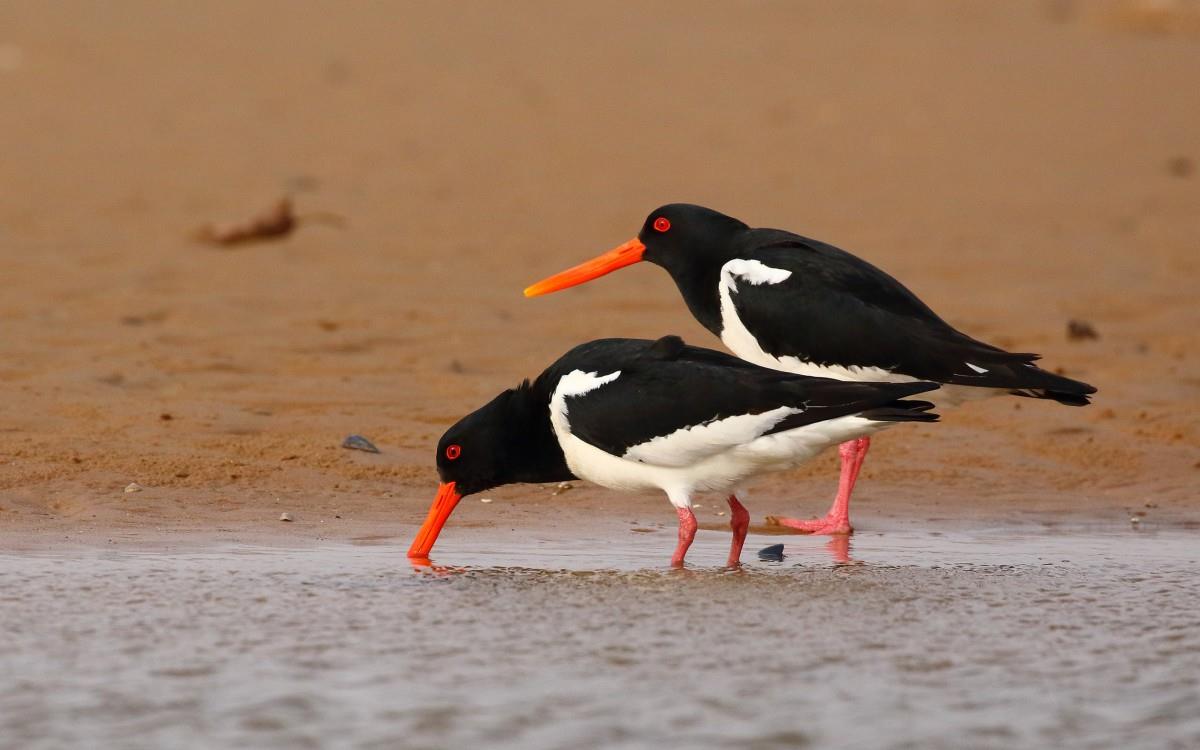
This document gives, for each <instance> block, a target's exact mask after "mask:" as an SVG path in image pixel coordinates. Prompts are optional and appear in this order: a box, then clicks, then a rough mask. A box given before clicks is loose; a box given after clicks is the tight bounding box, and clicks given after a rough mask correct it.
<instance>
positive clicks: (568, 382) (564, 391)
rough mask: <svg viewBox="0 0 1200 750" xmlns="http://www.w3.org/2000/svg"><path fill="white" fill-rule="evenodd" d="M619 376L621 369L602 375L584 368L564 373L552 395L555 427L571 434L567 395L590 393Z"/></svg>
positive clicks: (551, 405) (551, 406)
mask: <svg viewBox="0 0 1200 750" xmlns="http://www.w3.org/2000/svg"><path fill="white" fill-rule="evenodd" d="M619 377H621V371H620V370H617V371H616V372H610V373H609V374H607V375H601V376H597V375H596V373H594V372H584V371H583V370H572V371H571V372H569V373H567V374H566V375H563V376H562V378H560V379H559V381H558V385H557V386H556V387H555V389H554V395H552V396H551V397H550V421H551V423H552V424H553V425H554V427H555V428H557V429H561V430H562V431H563V432H565V433H567V434H570V432H571V423H570V422H569V421H567V397H568V396H582V395H584V394H585V393H590V392H592V391H594V390H596V389H597V388H599V387H600V386H602V385H605V384H607V383H611V382H613V381H614V380H616V379H617V378H619Z"/></svg>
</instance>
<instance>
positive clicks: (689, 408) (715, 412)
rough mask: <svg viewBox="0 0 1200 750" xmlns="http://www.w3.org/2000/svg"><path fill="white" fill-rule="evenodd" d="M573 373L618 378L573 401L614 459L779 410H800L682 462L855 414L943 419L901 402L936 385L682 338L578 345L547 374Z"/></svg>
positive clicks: (574, 415) (920, 405)
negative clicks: (806, 369)
mask: <svg viewBox="0 0 1200 750" xmlns="http://www.w3.org/2000/svg"><path fill="white" fill-rule="evenodd" d="M574 370H581V371H583V372H585V373H595V374H596V375H597V376H601V377H602V376H605V375H609V374H611V373H613V372H616V371H620V375H619V376H618V377H617V378H616V379H615V380H612V381H611V382H609V383H607V384H605V385H603V386H600V387H598V388H596V389H594V390H591V391H588V392H587V393H584V394H582V395H580V396H573V397H567V399H566V406H567V419H568V422H569V423H570V427H571V432H572V434H574V435H575V436H576V437H578V438H580V439H581V440H584V441H586V442H588V443H590V444H591V445H594V446H595V447H597V448H600V449H601V450H603V451H606V452H608V453H611V454H613V455H615V456H623V455H624V454H625V453H626V451H628V450H629V449H630V448H631V447H634V446H639V445H642V444H645V443H648V442H649V441H651V440H654V439H655V438H661V437H665V436H667V435H671V434H673V433H675V432H676V431H678V430H683V429H686V428H691V427H694V426H697V425H705V424H710V423H714V422H717V421H719V420H723V419H726V418H728V417H736V416H742V415H766V414H767V413H768V412H772V411H776V410H779V409H780V407H790V409H794V410H798V411H796V412H795V413H788V414H780V415H779V418H778V419H777V420H776V419H767V420H765V421H764V420H753V419H749V420H745V422H748V423H750V424H746V425H742V429H741V430H738V429H730V430H720V431H717V432H718V433H719V434H709V435H708V436H707V438H706V441H705V444H704V445H703V446H697V445H695V444H694V443H695V441H692V443H689V445H688V446H687V447H686V448H685V449H684V454H686V455H684V454H681V460H680V462H681V463H682V462H687V461H691V460H695V459H698V458H701V457H703V456H705V455H712V454H716V453H719V452H721V451H724V450H727V449H729V448H731V447H733V446H734V445H736V444H740V443H745V442H748V441H749V440H751V439H753V438H754V437H758V436H760V435H765V434H771V433H774V432H780V431H782V430H789V429H793V428H796V427H802V426H804V425H806V424H813V423H816V422H820V421H823V420H827V419H833V418H834V417H840V416H846V415H849V414H859V413H866V416H869V417H871V418H876V419H878V420H880V421H930V422H931V421H936V419H937V416H936V415H934V414H931V413H928V410H929V409H930V408H932V405H931V404H929V403H928V402H924V401H901V400H900V399H903V398H904V397H905V396H910V395H912V394H915V393H922V392H925V391H929V390H933V389H935V388H937V384H936V383H921V382H918V383H855V382H847V381H838V380H828V379H825V378H812V377H805V376H802V375H793V374H789V373H784V372H779V371H777V370H769V369H766V368H762V367H758V366H757V365H753V364H750V363H747V362H744V361H742V360H739V359H737V358H736V357H731V356H730V355H728V354H724V353H722V352H717V351H713V350H711V349H701V348H699V347H693V346H688V345H686V344H684V343H683V341H682V340H681V339H679V338H678V337H675V336H668V337H665V338H663V339H659V340H658V341H646V340H635V339H605V340H601V341H593V342H591V343H589V344H585V345H583V346H580V347H577V348H576V349H575V350H572V351H571V352H569V353H568V354H567V355H565V356H564V357H563V358H562V359H561V360H559V362H557V363H556V364H555V365H554V366H553V367H552V368H551V369H550V370H549V371H548V372H547V375H548V376H549V377H550V378H551V379H552V381H553V382H551V383H548V384H547V386H548V387H549V388H550V389H553V388H554V385H555V384H556V383H557V382H558V379H559V378H561V377H562V376H564V375H566V374H568V373H570V372H572V371H574ZM873 410H874V411H873ZM747 429H748V430H750V431H751V432H750V433H749V434H747V432H746V430H747ZM652 462H654V463H658V462H657V461H652ZM663 463H664V464H665V465H679V464H678V463H675V464H672V463H671V462H669V461H665V462H663Z"/></svg>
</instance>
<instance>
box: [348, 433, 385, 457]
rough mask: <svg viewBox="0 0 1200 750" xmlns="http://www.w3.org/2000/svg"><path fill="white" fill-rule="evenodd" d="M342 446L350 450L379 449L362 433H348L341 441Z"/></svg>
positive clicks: (373, 451) (372, 450) (368, 450)
mask: <svg viewBox="0 0 1200 750" xmlns="http://www.w3.org/2000/svg"><path fill="white" fill-rule="evenodd" d="M342 447H343V448H349V449H350V450H352V451H366V452H367V453H378V452H379V449H378V448H376V447H375V444H374V443H372V442H371V441H370V440H367V439H366V438H365V437H363V436H362V435H350V436H349V437H347V438H346V439H345V440H343V441H342Z"/></svg>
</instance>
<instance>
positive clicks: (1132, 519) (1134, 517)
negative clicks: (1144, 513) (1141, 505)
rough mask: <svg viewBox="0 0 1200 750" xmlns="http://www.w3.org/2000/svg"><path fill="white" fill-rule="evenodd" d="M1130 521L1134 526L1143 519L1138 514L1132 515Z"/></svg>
mask: <svg viewBox="0 0 1200 750" xmlns="http://www.w3.org/2000/svg"><path fill="white" fill-rule="evenodd" d="M1129 522H1130V523H1131V524H1133V525H1134V526H1137V525H1138V524H1139V523H1141V522H1142V519H1140V518H1138V517H1137V516H1130V517H1129Z"/></svg>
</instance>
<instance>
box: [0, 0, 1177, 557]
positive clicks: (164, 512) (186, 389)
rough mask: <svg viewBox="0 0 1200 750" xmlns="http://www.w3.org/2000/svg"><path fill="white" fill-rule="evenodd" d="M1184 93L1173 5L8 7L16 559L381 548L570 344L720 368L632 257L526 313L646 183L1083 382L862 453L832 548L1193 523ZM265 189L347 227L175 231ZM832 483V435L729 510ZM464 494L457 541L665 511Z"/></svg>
mask: <svg viewBox="0 0 1200 750" xmlns="http://www.w3.org/2000/svg"><path fill="white" fill-rule="evenodd" d="M1198 80H1200V9H1198V8H1197V6H1196V4H1195V3H1171V2H1165V3H1164V2H1150V3H1145V2H1141V3H1138V2H1095V3H1084V2H1074V3H1073V2H1067V1H1065V0H1059V1H1057V2H1028V3H1026V2H1012V3H1007V2H1006V3H994V2H971V3H951V2H941V3H938V2H929V3H894V2H848V3H822V4H816V3H789V2H755V3H682V2H678V3H677V2H651V3H621V4H614V3H588V4H584V3H555V2H544V3H529V2H521V3H498V2H497V3H454V4H449V3H446V4H434V3H427V4H400V3H361V2H355V3H333V2H329V3H290V2H274V3H271V2H252V3H233V2H206V3H174V2H171V3H163V2H136V1H133V0H129V1H123V2H120V3H103V2H56V3H40V2H11V1H10V2H5V3H3V4H0V144H2V145H3V155H2V156H0V279H3V282H4V293H3V295H2V296H0V529H3V530H6V531H7V532H9V533H7V535H6V536H5V544H6V545H8V546H14V545H18V544H20V543H28V542H29V540H37V539H40V540H54V541H58V540H63V539H69V540H79V541H101V542H103V541H104V540H113V541H121V540H127V539H145V538H150V537H153V536H154V535H156V534H168V535H169V534H175V533H176V532H179V531H185V530H186V531H199V532H204V533H209V532H211V533H212V534H213V535H215V536H218V537H220V538H241V537H242V536H244V535H246V534H257V535H260V536H262V537H266V538H283V539H292V538H306V539H314V538H343V539H346V538H362V537H365V536H370V535H379V536H396V537H406V536H407V535H408V534H410V533H411V532H412V531H413V530H414V528H415V526H416V524H417V523H418V522H419V521H420V520H421V518H422V517H423V515H424V511H425V508H426V506H427V503H428V502H429V500H430V499H431V498H432V494H433V490H434V487H435V481H436V477H435V474H434V470H433V460H432V453H433V448H434V445H435V443H436V440H437V438H438V436H439V435H440V434H441V432H442V431H443V430H444V429H445V428H446V427H447V426H449V425H450V424H451V423H452V422H454V421H455V420H456V419H458V417H460V416H461V415H463V414H465V413H466V412H468V411H470V410H472V409H474V408H475V407H477V406H479V405H480V404H482V403H483V402H484V401H486V400H488V399H490V398H491V397H492V396H493V395H494V394H495V393H496V392H498V391H500V390H502V389H504V388H506V387H510V386H512V385H514V384H515V383H517V382H518V381H519V380H520V379H521V378H523V377H526V376H532V375H534V374H536V373H537V372H539V371H540V370H541V369H542V368H543V367H544V366H546V365H547V364H548V363H549V362H551V361H552V360H553V359H554V358H556V357H557V356H559V355H560V354H561V353H562V352H563V351H565V350H566V349H567V348H569V347H570V346H572V345H574V344H576V343H579V342H582V341H584V340H587V339H589V338H595V337H602V336H644V337H657V336H660V335H663V334H666V333H679V334H681V335H683V336H684V337H685V338H687V339H688V340H690V341H691V342H693V343H697V344H702V345H707V346H714V347H719V342H717V341H716V340H715V339H714V338H713V337H711V336H710V335H709V334H708V333H707V332H705V331H704V330H702V329H701V328H700V327H699V326H698V325H697V324H696V323H694V322H693V321H692V319H691V318H690V316H689V315H688V313H687V311H686V309H685V308H684V306H683V304H682V302H681V301H680V299H679V298H678V295H677V293H676V291H675V289H674V287H673V285H672V284H671V281H670V279H669V278H668V276H667V275H666V274H665V273H664V272H662V271H661V270H659V269H656V268H653V267H650V266H641V267H636V268H633V269H628V270H626V271H623V272H621V273H620V274H618V275H616V276H612V277H609V278H607V279H604V280H602V281H599V282H595V283H593V284H590V285H587V286H586V287H583V288H579V289H575V290H571V291H570V292H566V293H560V294H557V295H553V296H551V297H547V298H542V299H536V300H526V299H523V298H522V296H521V289H522V288H523V287H524V286H525V285H527V284H528V283H530V282H532V281H535V280H537V279H539V278H541V277H543V276H545V275H547V274H549V273H551V272H554V271H558V270H560V269H561V268H563V267H565V266H567V265H569V264H573V263H575V262H577V261H580V260H583V259H585V258H588V257H591V256H592V255H595V254H597V253H599V252H601V251H603V250H607V249H608V248H610V247H612V246H614V245H616V244H617V243H619V242H622V241H624V240H626V239H628V238H629V237H630V236H632V235H633V234H634V233H635V232H636V231H637V229H638V228H639V227H640V225H641V222H642V220H643V218H644V217H645V215H646V213H647V212H649V211H650V210H651V209H653V208H654V207H655V206H657V205H659V204H662V203H666V202H672V201H689V202H696V203H702V204H706V205H710V206H712V207H714V208H718V209H720V210H722V211H725V212H727V213H730V214H732V215H735V216H738V217H739V218H742V219H744V220H745V221H747V222H749V223H750V224H752V225H757V226H779V227H784V228H788V229H792V230H794V231H797V232H800V233H803V234H807V235H809V236H813V237H817V238H820V239H823V240H826V241H829V242H832V243H834V244H837V245H839V246H841V247H843V248H846V249H848V250H850V251H852V252H855V253H856V254H858V255H860V256H862V257H864V258H866V259H868V260H870V261H871V262H873V263H876V264H877V265H880V266H882V267H883V268H885V269H887V270H888V271H890V272H891V273H892V274H893V275H895V276H897V277H898V278H900V279H901V280H903V281H904V282H905V283H906V284H907V285H908V286H909V287H910V288H912V289H913V290H914V291H915V292H916V293H917V294H919V295H920V296H922V297H923V298H924V299H925V300H926V301H927V302H928V303H929V304H930V305H931V306H932V307H933V308H934V309H935V310H937V311H939V312H940V313H941V314H942V315H943V316H944V317H946V318H947V319H948V320H950V321H951V322H952V323H954V324H955V325H957V326H959V327H961V328H963V329H964V330H966V331H968V332H970V333H971V334H973V335H975V336H977V337H981V338H984V339H986V340H988V341H991V342H994V343H997V344H1000V345H1003V346H1008V347H1013V348H1015V349H1019V350H1028V351H1038V352H1041V353H1042V354H1043V355H1044V356H1045V364H1046V365H1047V366H1049V367H1051V368H1061V371H1062V372H1064V373H1065V374H1067V375H1069V376H1071V377H1076V378H1080V379H1083V380H1087V381H1089V382H1091V383H1093V384H1095V385H1097V386H1099V388H1100V389H1101V392H1100V395H1099V397H1098V398H1097V400H1096V403H1095V405H1094V406H1092V407H1090V408H1087V409H1070V408H1066V407H1059V406H1057V405H1054V404H1049V403H1042V402H1035V401H1031V400H1026V399H996V400H993V401H990V402H986V403H981V404H974V405H968V406H966V407H964V408H961V409H959V410H954V411H950V412H948V413H946V414H945V416H944V421H943V423H941V424H938V425H928V426H915V427H913V426H906V427H901V428H898V429H894V430H891V431H889V432H888V433H885V434H884V435H882V436H881V437H880V439H878V440H877V441H876V443H875V448H874V450H873V451H872V453H871V458H870V460H869V461H868V462H867V464H866V468H865V470H864V481H863V482H862V483H861V484H860V490H859V493H858V494H857V495H856V497H857V498H858V502H857V508H856V512H855V521H856V523H857V524H858V525H859V527H860V529H869V528H887V527H888V526H889V525H890V524H892V523H896V522H899V521H901V520H909V521H912V520H917V521H920V520H923V519H928V518H951V519H967V520H979V519H984V520H986V519H991V520H1005V519H1013V518H1018V517H1019V518H1033V519H1037V520H1040V521H1042V522H1045V523H1056V522H1058V521H1059V520H1061V519H1063V518H1065V517H1074V518H1088V519H1098V520H1103V521H1111V522H1118V523H1127V522H1128V518H1129V515H1130V514H1131V513H1132V512H1141V513H1145V514H1146V523H1147V524H1150V523H1164V524H1166V523H1173V524H1174V523H1182V524H1188V525H1196V524H1200V500H1198V497H1197V494H1198V493H1197V487H1200V304H1198V301H1197V300H1198V292H1197V284H1198V282H1200V173H1198V171H1200V170H1198V166H1200V96H1197V81H1198ZM286 194H290V195H292V196H293V197H294V199H295V201H296V205H297V208H298V211H299V212H300V213H301V214H304V213H305V212H318V211H323V212H332V213H335V214H338V215H340V216H342V217H344V218H345V220H346V226H345V227H342V228H338V227H333V226H328V225H323V224H317V223H312V224H305V225H302V226H301V227H300V229H299V230H298V231H297V232H296V233H295V234H294V235H292V236H291V237H289V238H287V239H284V240H281V241H277V242H271V243H264V244H256V245H247V246H243V247H238V248H233V249H224V248H214V247H212V246H208V245H204V244H200V243H198V242H196V241H195V240H194V239H193V238H192V236H191V234H192V232H193V231H194V230H195V228H196V227H198V226H201V225H203V224H206V223H207V222H210V221H214V220H228V219H233V220H236V219H241V218H244V217H247V216H249V215H252V214H254V213H257V212H258V211H260V210H261V209H263V208H265V207H267V206H269V205H271V204H272V203H273V202H274V201H275V200H277V199H278V198H279V197H280V196H283V195H286ZM1072 318H1081V319H1085V320H1087V321H1090V322H1091V323H1092V324H1093V325H1094V326H1095V328H1096V329H1097V330H1098V332H1099V334H1100V338H1099V339H1095V340H1086V341H1069V340H1068V339H1067V336H1066V328H1067V322H1068V320H1069V319H1072ZM350 433H361V434H363V435H366V436H367V437H369V438H371V439H372V440H374V441H375V442H376V444H377V445H378V446H379V447H380V448H381V450H382V453H381V454H379V455H371V454H367V453H361V452H355V451H348V450H344V449H342V448H340V447H339V444H340V443H341V441H342V438H343V437H345V436H346V435H348V434H350ZM131 482H136V483H138V484H139V485H141V486H142V487H143V490H142V491H141V492H136V493H126V492H124V491H123V488H124V487H125V486H126V485H128V484H129V483H131ZM835 485H836V456H834V455H827V456H824V457H823V458H822V459H820V460H818V461H815V462H813V463H812V464H810V465H808V466H807V467H805V468H803V469H801V470H798V471H795V472H792V473H790V474H786V475H778V476H775V477H772V478H769V479H766V480H764V481H761V482H759V483H758V484H757V485H755V486H754V488H753V490H754V491H753V492H752V494H751V499H750V502H749V503H748V505H749V507H750V509H751V511H752V514H753V516H754V517H755V519H756V520H758V519H761V518H762V516H763V515H765V514H767V513H776V514H779V513H786V514H789V515H799V514H807V515H811V514H817V513H820V512H823V511H824V510H825V508H826V506H827V504H828V501H829V499H830V498H831V497H832V494H833V491H834V488H835ZM490 494H491V495H492V496H493V497H494V498H495V499H496V502H495V503H493V504H490V505H483V504H480V503H478V502H474V501H471V500H468V501H465V502H464V503H463V505H462V507H461V508H460V510H459V511H458V513H457V514H456V516H455V519H454V520H453V521H452V522H451V524H450V527H449V529H448V531H447V533H448V534H451V533H454V529H455V528H456V527H457V528H460V529H465V528H470V527H476V528H479V527H482V528H490V527H492V526H495V527H497V528H499V527H503V528H504V530H505V531H508V530H509V529H510V528H520V529H524V528H547V529H548V528H552V527H556V526H560V525H561V526H562V527H563V528H568V527H569V525H570V524H575V523H579V522H581V521H583V520H585V519H587V518H595V519H609V520H611V521H614V522H616V521H619V522H620V523H626V522H628V521H630V519H635V518H638V519H642V520H643V521H646V520H649V521H661V522H663V523H673V518H674V517H673V515H672V514H671V513H670V509H669V507H668V505H667V504H666V503H665V502H664V501H663V500H662V499H661V498H659V497H655V496H653V495H647V496H622V495H617V494H615V493H611V492H607V491H604V490H600V489H595V488H582V487H581V488H578V489H576V490H575V491H573V492H570V493H566V494H564V495H561V496H559V497H554V498H551V496H550V490H549V488H545V487H510V488H506V489H503V490H499V491H496V492H494V493H490ZM702 502H704V504H705V505H706V509H705V511H704V512H703V513H702V514H701V515H702V519H703V520H704V521H706V522H707V523H708V524H709V525H710V526H712V527H714V528H715V526H716V525H717V524H720V523H722V522H723V519H720V518H717V517H716V516H715V515H712V514H713V513H715V511H714V510H709V509H708V508H711V507H712V506H711V505H710V504H709V502H708V501H702ZM551 504H553V505H554V506H555V507H554V508H553V510H552V511H550V512H544V511H546V510H547V508H548V507H549V506H550V505H551ZM281 512H289V513H291V514H293V516H294V518H295V523H292V524H284V523H279V522H278V521H277V519H278V518H279V514H280V513H281ZM634 514H637V515H636V516H635V515H634ZM614 519H615V520H614Z"/></svg>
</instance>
